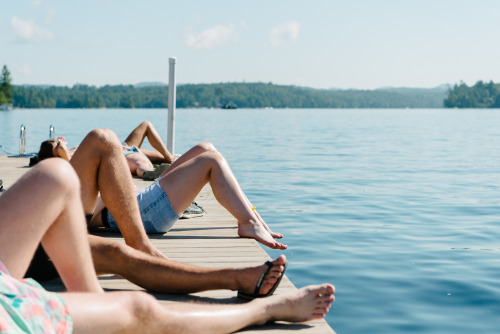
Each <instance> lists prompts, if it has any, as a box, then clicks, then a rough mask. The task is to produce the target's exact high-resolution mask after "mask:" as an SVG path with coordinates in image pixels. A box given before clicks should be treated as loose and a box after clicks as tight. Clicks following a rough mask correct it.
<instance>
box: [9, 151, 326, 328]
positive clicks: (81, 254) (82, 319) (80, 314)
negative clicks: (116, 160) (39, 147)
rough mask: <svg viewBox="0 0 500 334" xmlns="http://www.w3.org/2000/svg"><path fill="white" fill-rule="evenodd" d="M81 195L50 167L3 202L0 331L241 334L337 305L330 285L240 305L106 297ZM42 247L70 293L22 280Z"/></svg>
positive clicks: (58, 166) (64, 170)
mask: <svg viewBox="0 0 500 334" xmlns="http://www.w3.org/2000/svg"><path fill="white" fill-rule="evenodd" d="M79 188H80V182H79V178H78V176H77V174H76V173H75V171H74V170H73V169H72V168H70V166H69V164H68V163H67V162H64V161H63V160H61V159H49V160H47V161H44V162H42V163H40V164H39V165H38V166H36V167H34V168H33V169H31V170H30V171H28V172H27V173H26V174H25V175H24V176H23V177H22V178H21V179H20V180H18V182H16V183H15V184H14V185H13V186H12V187H11V188H10V189H8V190H7V191H6V192H5V193H4V194H2V195H1V196H0V212H2V215H1V216H0V231H1V233H0V331H2V332H8V333H14V332H16V333H17V332H31V333H42V332H43V333H45V332H54V333H55V332H57V333H71V332H73V331H74V332H75V333H81V332H83V333H111V332H131V333H139V332H145V333H160V332H161V333H164V332H173V333H223V332H234V331H237V330H239V329H242V328H244V327H247V326H250V325H260V324H264V323H266V322H268V321H274V320H284V321H290V322H301V321H308V320H313V319H320V318H323V317H324V316H325V315H326V313H327V312H328V311H329V308H330V307H331V304H332V302H333V301H334V299H335V297H334V293H335V288H334V287H333V285H331V284H328V283H324V284H321V285H316V286H307V287H304V288H302V289H299V290H297V291H293V292H291V293H288V294H285V295H277V296H271V297H269V298H263V299H255V300H253V301H250V302H248V303H244V304H236V305H234V304H232V305H216V304H201V303H196V304H194V303H171V304H167V305H161V304H160V303H159V302H158V301H157V300H156V299H155V298H154V297H152V296H151V295H148V294H146V293H144V292H140V291H115V292H104V291H103V289H102V287H101V286H100V284H99V281H98V279H97V277H96V272H95V270H94V266H93V264H92V258H91V253H90V248H89V244H88V243H87V238H86V237H85V235H86V234H87V231H86V228H85V220H84V208H83V206H82V203H83V202H82V200H81V199H80V196H81V193H80V191H79ZM48 189H50V191H47V190H48ZM26 203H29V205H30V208H31V209H30V210H26V207H25V204H26ZM27 231H29V233H26V232H27ZM40 242H42V244H43V246H44V247H45V249H46V250H47V253H48V254H49V255H50V257H51V259H52V260H53V261H54V265H55V267H56V268H57V270H58V271H59V273H60V274H61V278H62V281H63V283H64V285H65V287H66V289H67V291H68V292H65V293H53V292H48V291H46V290H44V289H43V288H42V287H41V286H40V285H38V284H37V283H36V282H35V281H34V280H23V279H22V277H23V275H24V273H25V272H26V268H27V267H28V264H29V263H30V260H31V258H32V257H33V254H34V252H35V249H36V248H37V247H38V245H39V244H40Z"/></svg>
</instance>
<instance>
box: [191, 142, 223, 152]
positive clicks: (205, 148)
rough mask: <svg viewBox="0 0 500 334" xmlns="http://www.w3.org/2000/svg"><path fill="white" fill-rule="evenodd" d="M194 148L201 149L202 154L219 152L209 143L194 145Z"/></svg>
mask: <svg viewBox="0 0 500 334" xmlns="http://www.w3.org/2000/svg"><path fill="white" fill-rule="evenodd" d="M196 147H199V148H200V149H202V150H203V151H204V152H219V151H217V149H216V148H215V146H214V144H212V143H210V142H203V143H199V144H198V145H196Z"/></svg>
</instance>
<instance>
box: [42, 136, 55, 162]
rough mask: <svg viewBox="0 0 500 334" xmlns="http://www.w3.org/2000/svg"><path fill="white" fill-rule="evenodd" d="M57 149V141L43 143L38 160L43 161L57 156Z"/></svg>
mask: <svg viewBox="0 0 500 334" xmlns="http://www.w3.org/2000/svg"><path fill="white" fill-rule="evenodd" d="M56 147H57V140H55V139H49V140H46V141H43V142H42V143H41V144H40V151H38V160H40V161H41V160H45V159H48V158H53V157H55V156H57V150H56Z"/></svg>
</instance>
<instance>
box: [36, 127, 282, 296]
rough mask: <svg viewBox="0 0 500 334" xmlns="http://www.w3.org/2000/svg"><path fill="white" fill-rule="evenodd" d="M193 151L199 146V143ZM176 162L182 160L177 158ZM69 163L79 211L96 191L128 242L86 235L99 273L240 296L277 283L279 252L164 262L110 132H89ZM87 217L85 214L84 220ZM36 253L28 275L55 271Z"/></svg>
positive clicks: (160, 287) (173, 289) (169, 289)
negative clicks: (227, 264)
mask: <svg viewBox="0 0 500 334" xmlns="http://www.w3.org/2000/svg"><path fill="white" fill-rule="evenodd" d="M197 150H202V148H201V146H198V148H197ZM47 160H59V159H47ZM179 162H181V163H182V160H179ZM70 164H72V166H73V167H74V169H75V171H76V173H77V175H78V176H79V178H80V181H81V201H82V204H83V207H84V210H85V212H92V211H93V210H94V206H95V203H96V198H97V194H98V192H99V191H100V193H101V196H102V198H103V200H104V202H105V203H106V204H107V208H108V209H109V212H112V213H113V216H114V215H115V214H116V215H117V216H116V217H118V218H117V219H116V221H117V224H118V226H119V227H120V230H121V231H122V235H123V237H124V239H125V242H126V244H127V245H128V246H127V245H124V244H122V243H119V242H116V241H112V240H109V239H106V238H103V237H99V236H94V235H89V241H90V245H91V252H92V257H93V260H94V264H95V266H96V271H97V272H98V273H99V274H108V273H109V274H116V275H119V276H122V277H124V278H126V279H128V280H130V281H131V282H133V283H135V284H137V285H139V286H141V287H143V288H145V289H149V290H154V291H159V292H165V293H191V292H198V291H204V290H209V289H229V290H238V291H239V294H240V295H241V296H245V295H255V296H267V295H269V294H271V293H272V292H273V291H274V289H276V287H277V286H278V284H279V281H280V280H281V277H282V275H283V272H284V270H285V267H284V266H285V263H286V258H285V257H284V256H283V255H282V256H280V257H279V258H277V259H276V260H274V261H273V262H272V263H271V262H270V263H271V265H269V264H267V265H266V264H263V265H260V266H254V267H245V268H224V269H206V268H200V267H194V266H189V265H186V264H182V263H178V262H175V261H172V260H169V259H167V258H166V257H165V255H164V254H163V253H161V252H160V251H158V250H157V249H156V248H155V247H154V246H153V245H152V243H151V241H150V240H149V238H148V237H147V235H146V233H145V230H144V227H143V223H142V220H141V216H140V212H139V207H138V201H137V198H136V196H135V193H134V189H135V185H134V183H133V181H132V177H131V175H130V173H129V172H128V171H127V170H126V162H125V158H124V156H123V154H122V153H121V146H120V142H119V140H118V138H117V137H116V135H115V134H114V133H113V132H112V131H110V130H102V129H100V130H94V131H92V132H90V133H89V134H88V135H87V136H86V137H85V139H84V140H83V141H82V144H81V145H80V147H79V149H78V150H77V151H76V152H75V154H74V155H73V157H72V158H71V160H70ZM176 168H177V167H175V166H174V169H176ZM181 209H182V208H181ZM91 216H92V214H87V219H88V220H89V221H90V217H91ZM129 246H130V247H129ZM134 248H135V249H134ZM137 250H140V251H137ZM37 255H39V256H35V259H34V260H33V262H32V264H31V265H30V270H29V272H28V274H29V275H30V277H34V278H36V279H38V280H47V279H50V278H53V277H55V276H54V275H57V273H56V272H55V270H51V268H52V269H53V267H52V265H51V263H50V261H49V260H48V257H47V255H45V254H44V252H43V250H42V249H40V250H39V251H37ZM145 273H147V274H145ZM261 277H262V283H261V285H260V286H259V284H258V282H259V280H260V278H261Z"/></svg>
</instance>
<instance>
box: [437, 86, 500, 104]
mask: <svg viewBox="0 0 500 334" xmlns="http://www.w3.org/2000/svg"><path fill="white" fill-rule="evenodd" d="M444 106H445V107H447V108H500V84H495V83H493V81H490V82H488V83H485V82H483V81H478V82H477V83H476V84H475V85H473V86H470V87H469V86H467V85H466V84H465V83H463V82H461V83H460V84H456V85H454V86H453V88H450V91H449V93H448V97H447V98H446V99H445V100H444Z"/></svg>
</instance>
